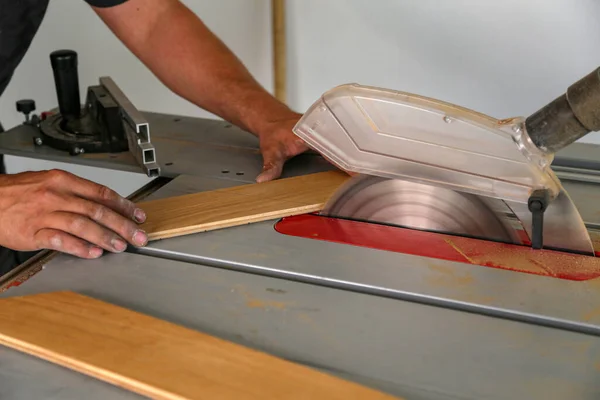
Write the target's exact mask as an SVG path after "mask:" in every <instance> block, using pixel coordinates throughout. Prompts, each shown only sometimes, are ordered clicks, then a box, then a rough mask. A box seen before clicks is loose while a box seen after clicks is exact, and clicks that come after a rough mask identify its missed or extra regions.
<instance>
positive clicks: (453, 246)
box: [444, 239, 476, 264]
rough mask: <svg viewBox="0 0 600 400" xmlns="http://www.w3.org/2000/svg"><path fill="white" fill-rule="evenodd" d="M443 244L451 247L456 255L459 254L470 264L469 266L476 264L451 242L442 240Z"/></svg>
mask: <svg viewBox="0 0 600 400" xmlns="http://www.w3.org/2000/svg"><path fill="white" fill-rule="evenodd" d="M444 242H446V243H448V245H449V246H450V247H452V248H453V249H454V250H456V251H457V252H458V254H460V255H461V256H463V257H464V258H465V259H466V260H467V261H468V262H470V263H471V264H476V263H475V262H473V260H472V259H471V258H470V257H469V256H467V255H466V254H465V253H464V252H463V251H462V250H461V249H460V248H459V247H458V246H457V245H455V244H454V243H453V242H452V240H450V239H444Z"/></svg>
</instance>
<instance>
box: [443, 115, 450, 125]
mask: <svg viewBox="0 0 600 400" xmlns="http://www.w3.org/2000/svg"><path fill="white" fill-rule="evenodd" d="M444 122H445V123H447V124H449V123H451V122H452V119H450V117H448V116H445V117H444Z"/></svg>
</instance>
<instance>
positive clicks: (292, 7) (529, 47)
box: [288, 0, 600, 142]
mask: <svg viewBox="0 0 600 400" xmlns="http://www.w3.org/2000/svg"><path fill="white" fill-rule="evenodd" d="M288 5H289V11H288V13H289V15H290V18H289V46H290V50H289V51H290V60H289V66H290V72H289V73H290V85H291V88H290V92H291V94H290V103H291V104H292V105H293V106H294V107H296V108H297V109H299V110H301V111H305V110H306V108H307V107H309V106H310V104H311V103H312V102H313V101H315V100H316V99H317V98H318V97H319V96H320V95H321V94H322V93H323V92H324V91H326V90H328V89H330V88H331V87H334V86H336V85H339V84H343V83H349V82H357V83H362V84H368V85H374V86H382V87H387V88H391V89H396V90H402V91H408V92H413V93H418V94H422V95H425V96H430V97H434V98H438V99H442V100H445V101H449V102H453V103H456V104H458V105H462V106H465V107H469V108H472V109H475V110H477V111H480V112H483V113H486V114H489V115H491V116H493V117H496V118H505V117H512V116H527V115H529V114H530V113H532V112H534V111H535V110H537V109H538V108H539V107H540V106H543V105H545V104H546V103H548V102H549V101H551V100H553V99H554V98H555V97H557V96H558V95H560V94H562V93H563V92H564V91H565V90H566V88H567V86H568V85H570V84H571V83H573V82H574V81H576V80H578V79H579V78H581V77H583V76H584V75H586V74H587V73H589V72H591V71H592V70H593V69H595V68H596V67H598V66H600V1H598V0H552V1H548V0H502V1H498V0H493V1H492V0H445V1H444V0H326V1H323V0H288ZM592 139H595V140H596V141H598V142H600V136H598V135H597V134H590V135H588V136H587V137H585V138H584V140H592Z"/></svg>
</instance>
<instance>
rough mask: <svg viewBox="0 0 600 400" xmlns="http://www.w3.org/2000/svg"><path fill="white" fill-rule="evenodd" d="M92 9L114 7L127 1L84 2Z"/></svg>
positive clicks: (90, 0)
mask: <svg viewBox="0 0 600 400" xmlns="http://www.w3.org/2000/svg"><path fill="white" fill-rule="evenodd" d="M84 1H85V2H86V3H88V4H89V5H90V6H92V7H102V8H106V7H114V6H118V5H119V4H123V3H125V2H126V1H127V0H84Z"/></svg>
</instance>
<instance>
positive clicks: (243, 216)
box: [139, 170, 349, 240]
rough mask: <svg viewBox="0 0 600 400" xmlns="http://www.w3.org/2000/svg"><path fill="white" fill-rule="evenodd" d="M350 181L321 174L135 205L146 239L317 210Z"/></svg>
mask: <svg viewBox="0 0 600 400" xmlns="http://www.w3.org/2000/svg"><path fill="white" fill-rule="evenodd" d="M347 179H349V176H348V175H347V174H346V173H344V172H341V171H337V170H336V171H328V172H320V173H315V174H310V175H303V176H298V177H293V178H286V179H278V180H274V181H270V182H264V183H257V184H247V185H241V186H236V187H231V188H224V189H218V190H211V191H207V192H200V193H194V194H188V195H183V196H176V197H170V198H166V199H158V200H151V201H146V202H141V203H139V206H140V207H141V208H142V209H143V210H144V211H145V212H146V216H147V218H146V222H144V224H142V225H141V228H142V229H144V230H145V231H146V233H147V234H148V239H149V240H157V239H165V238H169V237H174V236H181V235H188V234H191V233H198V232H205V231H209V230H214V229H220V228H227V227H232V226H237V225H244V224H248V223H253V222H260V221H266V220H269V219H275V218H282V217H289V216H292V215H298V214H305V213H311V212H316V211H320V210H321V209H322V208H323V206H324V205H325V203H326V202H327V200H328V199H329V198H330V197H331V195H332V194H333V193H335V191H336V190H337V189H338V187H339V186H340V185H341V184H342V183H344V182H345V181H346V180H347Z"/></svg>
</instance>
